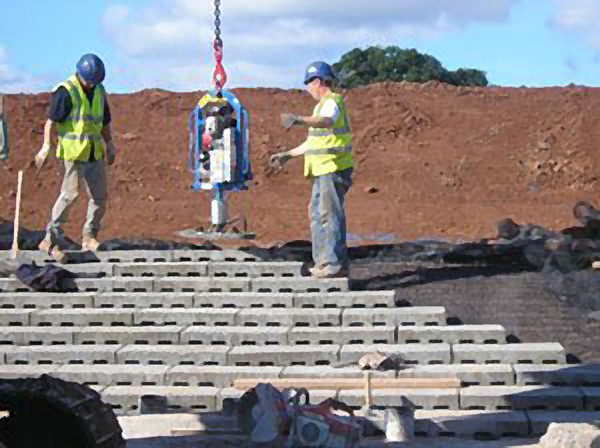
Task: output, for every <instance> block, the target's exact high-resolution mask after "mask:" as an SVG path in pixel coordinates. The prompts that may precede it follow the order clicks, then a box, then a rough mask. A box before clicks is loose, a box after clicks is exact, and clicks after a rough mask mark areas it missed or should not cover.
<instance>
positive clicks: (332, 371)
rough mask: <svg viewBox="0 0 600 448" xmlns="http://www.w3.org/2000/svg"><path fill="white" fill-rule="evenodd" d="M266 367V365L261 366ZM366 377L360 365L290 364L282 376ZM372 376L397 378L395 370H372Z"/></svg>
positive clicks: (284, 369)
mask: <svg viewBox="0 0 600 448" xmlns="http://www.w3.org/2000/svg"><path fill="white" fill-rule="evenodd" d="M261 368H264V367H261ZM364 377H365V371H364V370H362V369H361V368H360V367H332V366H290V367H284V368H283V370H282V372H281V374H280V378H349V379H352V378H356V379H362V378H364ZM371 378H396V371H395V370H387V371H378V370H372V371H371Z"/></svg>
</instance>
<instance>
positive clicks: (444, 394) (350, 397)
mask: <svg viewBox="0 0 600 448" xmlns="http://www.w3.org/2000/svg"><path fill="white" fill-rule="evenodd" d="M402 396H405V397H406V398H407V399H408V400H410V401H411V402H412V403H413V404H414V406H415V409H427V410H435V409H458V396H459V392H458V390H457V389H402V390H399V389H373V390H371V404H372V406H375V407H384V408H385V407H392V406H401V405H402V403H403V402H402ZM338 399H339V400H340V401H343V402H344V403H346V404H347V405H348V406H351V407H353V408H362V407H363V406H364V405H365V403H366V401H365V400H366V397H365V390H364V389H357V390H340V391H339V393H338Z"/></svg>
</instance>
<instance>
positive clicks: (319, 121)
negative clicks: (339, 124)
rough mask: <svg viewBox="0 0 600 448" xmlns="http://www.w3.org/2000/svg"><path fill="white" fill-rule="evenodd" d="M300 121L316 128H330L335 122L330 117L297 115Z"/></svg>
mask: <svg viewBox="0 0 600 448" xmlns="http://www.w3.org/2000/svg"><path fill="white" fill-rule="evenodd" d="M297 120H298V123H300V124H303V125H305V126H312V127H316V128H330V127H332V126H333V123H334V122H335V121H334V120H333V119H332V118H329V117H312V116H311V117H297Z"/></svg>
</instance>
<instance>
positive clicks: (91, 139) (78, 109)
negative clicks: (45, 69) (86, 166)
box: [53, 75, 106, 162]
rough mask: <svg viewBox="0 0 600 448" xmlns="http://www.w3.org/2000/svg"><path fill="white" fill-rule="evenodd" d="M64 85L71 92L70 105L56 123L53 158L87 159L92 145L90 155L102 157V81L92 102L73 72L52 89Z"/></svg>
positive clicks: (103, 91)
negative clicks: (68, 109)
mask: <svg viewBox="0 0 600 448" xmlns="http://www.w3.org/2000/svg"><path fill="white" fill-rule="evenodd" d="M59 87H64V88H66V89H67V92H69V95H71V101H72V102H73V108H72V109H71V113H70V114H69V116H68V117H67V118H66V120H65V121H64V122H62V123H58V126H57V127H58V147H57V148H56V157H58V158H59V159H60V160H67V161H70V162H74V161H84V162H85V161H87V160H89V159H90V151H91V149H92V147H93V148H94V158H95V159H96V160H102V159H103V157H104V139H103V138H102V134H101V131H102V122H103V119H104V96H105V95H106V92H105V90H104V87H103V86H102V84H98V85H97V86H96V88H95V90H94V98H93V100H92V104H90V102H89V101H88V99H87V96H86V94H85V92H84V91H83V88H82V87H81V84H80V83H79V80H78V79H77V77H76V76H75V75H73V76H71V77H70V78H69V79H67V80H66V81H64V82H62V83H60V84H58V85H57V86H56V87H55V88H54V90H53V91H56V89H58V88H59Z"/></svg>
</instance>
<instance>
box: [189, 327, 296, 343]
mask: <svg viewBox="0 0 600 448" xmlns="http://www.w3.org/2000/svg"><path fill="white" fill-rule="evenodd" d="M288 331H289V327H206V326H198V327H196V326H193V327H188V328H186V329H185V330H184V331H183V332H182V333H181V343H182V344H200V345H229V346H236V345H261V346H262V345H286V344H287V343H288V340H287V333H288Z"/></svg>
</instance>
